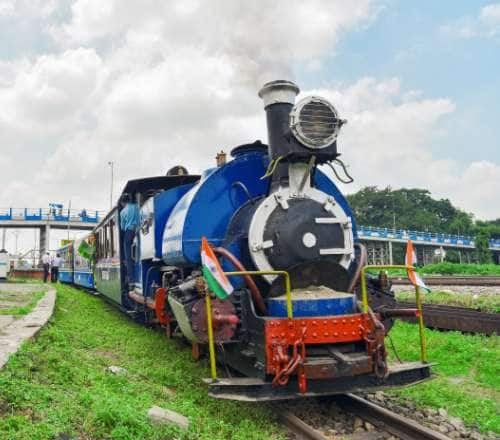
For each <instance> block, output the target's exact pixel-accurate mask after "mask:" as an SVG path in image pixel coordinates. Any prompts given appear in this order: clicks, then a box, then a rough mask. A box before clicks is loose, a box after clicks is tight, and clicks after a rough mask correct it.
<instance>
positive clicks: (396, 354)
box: [387, 334, 403, 364]
mask: <svg viewBox="0 0 500 440" xmlns="http://www.w3.org/2000/svg"><path fill="white" fill-rule="evenodd" d="M387 337H388V338H389V342H390V343H391V347H392V351H394V356H396V359H397V360H398V362H399V363H400V364H402V363H403V361H402V360H401V358H400V357H399V355H398V352H397V350H396V346H395V345H394V342H393V340H392V338H391V335H390V334H387Z"/></svg>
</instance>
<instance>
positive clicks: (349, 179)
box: [327, 159, 354, 184]
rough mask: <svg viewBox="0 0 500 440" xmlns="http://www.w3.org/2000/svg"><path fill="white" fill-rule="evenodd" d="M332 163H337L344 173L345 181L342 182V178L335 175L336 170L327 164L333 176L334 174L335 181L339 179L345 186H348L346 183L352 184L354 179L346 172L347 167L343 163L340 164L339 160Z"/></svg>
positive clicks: (330, 164)
mask: <svg viewBox="0 0 500 440" xmlns="http://www.w3.org/2000/svg"><path fill="white" fill-rule="evenodd" d="M334 162H336V163H338V164H339V165H340V166H341V167H342V170H343V171H344V174H345V175H346V177H347V179H346V180H344V179H343V178H342V177H340V176H339V174H338V173H337V170H336V169H335V167H334V166H333V164H332V163H331V162H327V164H328V166H329V167H330V168H331V169H332V171H333V174H335V177H336V178H337V179H339V180H340V181H341V182H342V183H345V184H348V183H352V182H354V179H353V178H352V177H351V175H350V174H349V173H348V172H347V167H346V165H345V164H344V162H342V161H341V160H340V159H335V160H334Z"/></svg>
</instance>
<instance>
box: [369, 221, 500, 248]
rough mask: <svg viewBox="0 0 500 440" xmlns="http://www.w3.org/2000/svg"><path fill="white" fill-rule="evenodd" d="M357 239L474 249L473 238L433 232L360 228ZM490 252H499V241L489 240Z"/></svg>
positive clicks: (370, 227)
mask: <svg viewBox="0 0 500 440" xmlns="http://www.w3.org/2000/svg"><path fill="white" fill-rule="evenodd" d="M359 238H360V239H366V240H370V239H371V240H382V241H393V242H401V243H405V242H407V241H408V240H412V241H413V242H415V243H416V244H422V245H429V246H444V247H456V248H469V249H474V247H475V244H474V238H473V237H467V236H464V235H450V234H436V233H434V232H421V231H407V230H403V229H397V230H394V229H388V228H376V227H372V226H360V227H359ZM490 249H491V250H500V240H490Z"/></svg>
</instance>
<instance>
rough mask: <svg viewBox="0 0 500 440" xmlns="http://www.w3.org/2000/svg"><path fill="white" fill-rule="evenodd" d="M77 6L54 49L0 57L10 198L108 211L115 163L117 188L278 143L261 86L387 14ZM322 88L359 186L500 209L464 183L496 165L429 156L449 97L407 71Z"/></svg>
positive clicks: (56, 9)
mask: <svg viewBox="0 0 500 440" xmlns="http://www.w3.org/2000/svg"><path fill="white" fill-rule="evenodd" d="M0 1H1V0H0ZM42 3H43V2H41V1H40V2H39V3H37V5H38V12H37V14H38V15H39V16H43V17H46V16H47V14H49V16H51V17H53V16H63V17H64V16H65V15H64V14H63V13H62V12H61V7H60V3H59V2H57V3H56V2H51V3H50V4H51V5H56V6H53V7H51V8H48V7H47V8H48V9H43V10H41V9H40V7H41V6H40V5H41V4H42ZM124 5H126V7H124ZM69 12H71V13H70V15H68V17H67V19H66V20H65V21H64V22H62V23H61V22H58V23H56V22H55V21H51V22H50V23H51V24H50V29H49V32H50V35H51V36H52V38H54V39H55V41H56V42H57V46H56V50H54V52H53V53H45V54H42V55H39V56H37V57H23V58H20V59H16V60H14V61H11V62H3V63H0V108H2V109H6V110H5V111H3V112H1V113H0V145H1V147H0V148H1V150H2V151H1V153H2V163H3V164H7V166H4V167H2V168H3V173H2V175H1V176H0V200H1V203H0V204H3V205H10V204H14V203H15V204H16V205H18V206H46V205H47V203H48V202H64V203H66V201H68V200H71V201H72V206H74V207H78V208H83V207H85V208H87V209H91V208H101V209H102V208H107V206H108V200H109V167H108V165H107V162H108V161H109V160H113V161H114V162H115V178H116V185H115V195H117V194H118V192H119V190H120V189H121V187H122V185H123V184H124V183H125V181H126V180H127V179H129V178H135V177H138V176H144V175H157V174H164V173H165V171H166V170H167V169H168V168H170V167H171V166H172V165H175V164H179V163H180V164H184V165H186V166H187V167H188V168H189V169H190V170H191V171H194V172H198V171H201V170H202V169H204V168H206V167H208V166H211V165H212V164H213V157H214V155H215V153H216V151H218V150H220V149H221V148H223V149H225V150H228V149H229V148H231V147H232V146H235V145H238V144H240V143H244V142H252V141H254V140H255V139H262V140H264V141H265V139H266V129H265V118H264V112H263V109H262V103H261V102H260V99H259V98H258V97H257V91H258V88H259V87H260V86H261V85H262V83H263V82H264V81H265V80H268V79H276V78H279V77H284V78H291V77H293V67H294V65H296V64H301V65H308V66H309V67H310V68H311V69H317V68H323V67H321V66H322V63H321V60H322V58H323V57H324V56H325V55H327V54H331V53H333V52H334V50H335V47H336V42H337V40H338V39H339V38H340V36H341V35H342V33H343V32H347V31H349V30H351V29H353V28H356V27H358V26H363V25H366V24H367V23H370V22H371V20H373V19H374V17H375V16H376V14H377V12H378V10H377V8H376V6H375V7H374V6H373V4H372V3H371V2H369V1H368V0H358V1H351V2H349V3H347V2H344V1H340V0H339V1H329V2H322V1H311V2H302V1H295V2H290V1H283V0H280V1H276V2H272V3H270V2H234V1H229V0H227V1H222V0H219V1H217V2H202V1H189V2H188V1H177V2H165V1H161V0H143V1H141V2H139V1H129V2H127V3H124V2H122V1H120V2H118V1H117V0H109V1H106V2H102V1H97V0H77V1H76V2H74V3H73V4H72V6H71V9H70V11H69ZM41 20H42V19H41ZM43 20H45V21H43V23H45V24H44V26H42V27H43V29H46V28H47V26H46V23H47V21H46V19H45V18H43ZM318 92H319V93H322V94H324V95H326V96H327V97H328V98H330V99H331V100H332V101H333V102H334V103H335V105H337V106H338V108H339V110H340V112H341V114H342V116H343V117H347V118H348V119H349V123H348V125H347V126H345V127H344V129H343V133H342V138H341V140H340V142H339V145H340V149H341V151H342V152H343V153H344V155H343V158H345V160H346V162H348V163H349V164H350V165H351V167H352V172H353V173H354V175H355V177H356V178H357V185H358V186H357V187H359V186H360V185H372V184H377V185H392V186H401V185H406V186H421V187H429V188H431V189H432V190H433V191H435V192H436V194H440V195H441V193H439V191H440V189H443V194H442V195H444V196H448V195H450V194H451V195H452V199H453V201H456V202H457V203H459V204H460V205H461V206H462V207H464V208H466V209H468V210H477V211H476V212H477V213H478V214H479V215H481V216H493V215H496V214H495V213H494V208H493V204H489V206H478V203H477V197H476V199H474V197H473V196H472V195H473V194H472V195H471V193H473V192H472V191H469V189H467V188H465V187H464V186H463V185H460V184H458V182H459V180H457V179H468V181H471V182H473V181H474V179H478V178H480V177H481V176H484V178H485V179H488V178H489V179H493V181H494V179H495V171H497V168H495V167H497V165H494V164H489V165H491V166H492V167H493V168H492V170H490V173H489V174H488V173H486V172H478V171H477V170H476V168H475V167H476V165H474V164H472V165H471V166H470V167H469V169H467V170H465V171H463V170H461V171H460V170H459V166H458V164H456V163H455V162H454V161H453V160H452V159H450V160H436V159H434V158H433V157H432V155H431V153H430V149H429V145H431V143H432V142H435V140H436V139H439V136H442V135H443V134H442V133H441V130H440V128H439V122H440V119H441V118H442V117H445V116H446V115H448V114H449V113H451V112H453V110H454V104H453V103H452V102H451V101H450V100H448V99H440V98H438V99H428V98H426V97H425V96H424V95H423V93H422V92H421V91H418V90H405V89H404V88H403V87H402V86H401V82H400V80H399V79H387V80H381V81H380V80H378V81H377V80H375V79H373V78H362V79H359V80H353V81H352V82H351V83H349V84H335V85H330V86H325V87H324V88H323V89H322V90H318ZM396 164H397V166H396ZM473 165H474V167H473ZM482 166H483V167H484V166H486V165H485V164H483V165H482ZM439 176H441V177H439ZM488 176H490V177H488ZM440 179H441V181H442V182H444V183H443V184H440V183H439V181H440ZM447 188H448V191H449V192H448V193H446V192H445V191H447ZM485 197H486V196H485ZM487 197H490V195H488V196H487Z"/></svg>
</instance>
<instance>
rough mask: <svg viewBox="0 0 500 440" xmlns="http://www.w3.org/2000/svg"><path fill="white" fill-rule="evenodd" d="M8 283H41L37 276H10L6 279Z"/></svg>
mask: <svg viewBox="0 0 500 440" xmlns="http://www.w3.org/2000/svg"><path fill="white" fill-rule="evenodd" d="M8 281H9V283H16V284H25V283H29V284H43V283H42V280H39V279H38V278H10V277H9V279H8Z"/></svg>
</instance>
